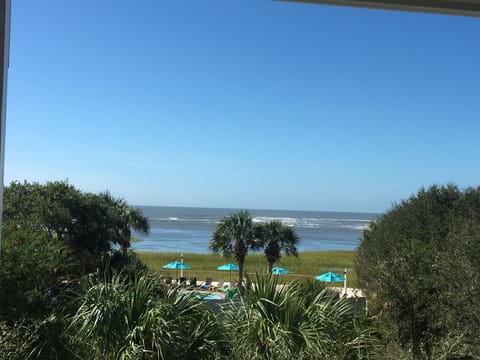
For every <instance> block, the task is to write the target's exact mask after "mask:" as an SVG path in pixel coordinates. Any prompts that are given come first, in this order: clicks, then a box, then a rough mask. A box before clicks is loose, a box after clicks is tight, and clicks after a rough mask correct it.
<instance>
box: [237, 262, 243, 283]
mask: <svg viewBox="0 0 480 360" xmlns="http://www.w3.org/2000/svg"><path fill="white" fill-rule="evenodd" d="M242 285H243V261H239V262H238V286H240V287H242Z"/></svg>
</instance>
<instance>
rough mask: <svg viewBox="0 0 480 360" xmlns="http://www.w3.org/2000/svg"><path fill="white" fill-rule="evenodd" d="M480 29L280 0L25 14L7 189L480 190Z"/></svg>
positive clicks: (339, 200)
mask: <svg viewBox="0 0 480 360" xmlns="http://www.w3.org/2000/svg"><path fill="white" fill-rule="evenodd" d="M479 38H480V20H479V19H476V18H467V17H453V16H441V15H428V14H414V13H400V12H389V11H375V10H366V9H351V8H342V7H329V6H315V5H310V4H298V3H285V2H275V1H258V0H247V1H220V0H211V1H197V0H190V1H183V0H175V1H173V0H171V1H158V0H144V1H135V2H134V1H127V0H120V1H118V0H117V1H112V0H105V1H93V0H85V1H64V0H56V1H54V0H45V1H41V2H40V1H27V0H18V1H14V2H13V4H12V29H11V55H10V70H9V84H8V105H7V106H8V107H7V134H6V136H7V138H6V163H5V182H6V183H7V184H8V183H9V182H10V181H13V180H19V181H23V180H27V181H39V182H45V181H49V180H64V179H68V180H69V182H70V183H72V184H73V185H75V186H77V187H79V188H81V189H82V190H85V191H93V192H98V191H104V190H110V191H111V192H112V193H113V194H114V195H116V196H120V197H124V198H126V199H127V200H128V201H129V202H130V203H132V204H135V205H170V206H204V207H229V208H250V209H251V208H263V209H297V210H326V211H365V212H383V211H385V210H387V209H388V208H389V207H390V206H391V204H392V203H394V202H398V201H400V200H401V199H404V198H406V197H408V196H410V195H411V194H413V193H415V192H416V191H417V190H418V189H419V188H420V187H421V186H429V185H431V184H433V183H436V184H447V183H449V182H453V183H456V184H458V185H459V186H460V187H467V186H478V185H479V179H480V167H479V166H478V159H479V155H480V141H479V140H478V139H479V134H480V85H479V84H480V70H479V66H478V64H480V42H479V41H478V39H479Z"/></svg>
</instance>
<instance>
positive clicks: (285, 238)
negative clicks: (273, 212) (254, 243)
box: [259, 220, 298, 274]
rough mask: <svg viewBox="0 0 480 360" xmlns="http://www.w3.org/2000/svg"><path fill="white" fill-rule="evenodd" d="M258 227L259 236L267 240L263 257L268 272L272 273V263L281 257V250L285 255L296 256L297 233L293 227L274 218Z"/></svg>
mask: <svg viewBox="0 0 480 360" xmlns="http://www.w3.org/2000/svg"><path fill="white" fill-rule="evenodd" d="M260 229H261V230H260V231H259V233H260V234H261V235H260V236H261V238H262V239H263V241H264V242H267V245H266V247H265V258H266V259H267V262H268V273H269V274H271V273H272V268H273V264H275V263H276V262H277V261H278V260H280V258H281V257H282V255H281V251H282V250H283V251H284V252H285V254H287V255H294V256H298V251H297V247H296V246H295V245H296V244H297V243H298V235H297V234H296V233H295V229H294V228H293V227H291V226H287V225H284V224H282V222H280V221H278V220H274V221H270V222H268V223H266V224H263V225H261V226H260Z"/></svg>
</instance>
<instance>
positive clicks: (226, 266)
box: [217, 264, 239, 271]
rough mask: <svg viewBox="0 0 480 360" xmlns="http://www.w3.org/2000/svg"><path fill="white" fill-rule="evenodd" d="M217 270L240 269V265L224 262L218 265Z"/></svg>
mask: <svg viewBox="0 0 480 360" xmlns="http://www.w3.org/2000/svg"><path fill="white" fill-rule="evenodd" d="M217 270H222V271H238V270H239V268H238V265H236V264H223V265H220V266H219V267H217Z"/></svg>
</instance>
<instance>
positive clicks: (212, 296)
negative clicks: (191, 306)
mask: <svg viewBox="0 0 480 360" xmlns="http://www.w3.org/2000/svg"><path fill="white" fill-rule="evenodd" d="M195 296H196V297H197V298H199V299H204V300H222V299H223V298H222V297H221V296H220V295H216V294H205V295H200V294H199V295H195Z"/></svg>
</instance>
